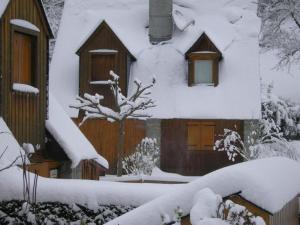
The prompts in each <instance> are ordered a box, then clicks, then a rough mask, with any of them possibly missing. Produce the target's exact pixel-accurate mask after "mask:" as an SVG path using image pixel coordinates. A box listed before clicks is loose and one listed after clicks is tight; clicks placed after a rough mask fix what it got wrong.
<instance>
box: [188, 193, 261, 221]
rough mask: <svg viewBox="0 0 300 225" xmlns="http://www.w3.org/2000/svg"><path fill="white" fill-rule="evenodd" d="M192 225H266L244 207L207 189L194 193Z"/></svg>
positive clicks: (191, 214) (191, 215)
mask: <svg viewBox="0 0 300 225" xmlns="http://www.w3.org/2000/svg"><path fill="white" fill-rule="evenodd" d="M190 219H191V223H192V225H208V224H209V225H244V224H247V225H266V224H265V222H264V220H263V219H262V218H261V217H256V216H254V215H253V214H252V213H251V212H249V211H248V210H247V208H246V207H244V206H241V205H239V204H235V203H234V202H232V201H230V200H227V201H225V202H224V201H223V199H222V197H221V196H220V195H217V194H215V193H214V192H213V191H212V190H210V189H209V188H205V189H203V190H200V191H198V192H197V193H196V195H195V197H194V201H193V207H192V209H191V212H190Z"/></svg>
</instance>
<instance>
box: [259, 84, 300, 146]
mask: <svg viewBox="0 0 300 225" xmlns="http://www.w3.org/2000/svg"><path fill="white" fill-rule="evenodd" d="M261 107H262V108H261V110H262V118H261V120H260V121H259V125H260V133H261V134H260V136H261V139H262V142H264V143H267V142H269V143H272V142H273V139H274V138H275V139H281V138H282V137H283V138H285V139H293V138H296V137H297V136H298V134H299V130H298V125H299V122H300V105H297V104H296V103H294V102H291V101H289V100H287V99H284V98H280V97H278V96H276V95H275V94H273V86H272V85H268V86H263V87H262V106H261Z"/></svg>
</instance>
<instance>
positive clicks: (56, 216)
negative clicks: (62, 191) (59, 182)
mask: <svg viewBox="0 0 300 225" xmlns="http://www.w3.org/2000/svg"><path fill="white" fill-rule="evenodd" d="M133 209H134V207H131V206H128V207H127V206H116V205H99V206H98V207H97V208H96V209H94V210H91V209H89V208H87V207H85V206H82V205H78V204H74V205H66V204H62V203H59V202H41V203H36V204H28V203H27V202H23V201H9V202H0V224H3V225H5V224H8V225H10V224H11V225H13V224H19V225H40V224H49V225H50V224H59V225H69V224H73V225H81V224H95V225H102V224H105V223H107V222H108V221H110V220H113V219H115V218H116V217H119V216H121V215H123V214H125V213H127V212H129V211H131V210H133Z"/></svg>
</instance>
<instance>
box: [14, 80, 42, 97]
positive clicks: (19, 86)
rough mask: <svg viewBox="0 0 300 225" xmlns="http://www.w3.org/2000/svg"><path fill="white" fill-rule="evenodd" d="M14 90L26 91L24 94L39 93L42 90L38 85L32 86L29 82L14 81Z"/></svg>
mask: <svg viewBox="0 0 300 225" xmlns="http://www.w3.org/2000/svg"><path fill="white" fill-rule="evenodd" d="M12 90H13V91H14V92H19V93H24V94H34V95H38V94H39V92H40V90H39V89H37V88H36V87H32V86H30V85H28V84H20V83H14V84H13V86H12Z"/></svg>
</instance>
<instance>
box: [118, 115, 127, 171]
mask: <svg viewBox="0 0 300 225" xmlns="http://www.w3.org/2000/svg"><path fill="white" fill-rule="evenodd" d="M124 123H125V121H120V123H119V142H118V163H117V176H118V177H120V176H122V170H123V169H122V159H123V157H124V140H125V129H124Z"/></svg>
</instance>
